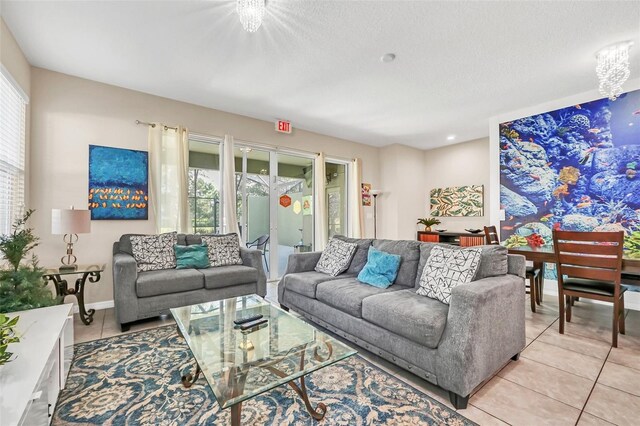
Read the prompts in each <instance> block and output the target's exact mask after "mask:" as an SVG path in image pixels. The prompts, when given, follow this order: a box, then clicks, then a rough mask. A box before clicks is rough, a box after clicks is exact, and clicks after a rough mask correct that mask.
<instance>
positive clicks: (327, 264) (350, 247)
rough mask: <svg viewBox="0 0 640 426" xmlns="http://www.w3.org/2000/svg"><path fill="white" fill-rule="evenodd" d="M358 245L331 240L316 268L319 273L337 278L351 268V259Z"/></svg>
mask: <svg viewBox="0 0 640 426" xmlns="http://www.w3.org/2000/svg"><path fill="white" fill-rule="evenodd" d="M357 248H358V245H357V244H355V243H347V242H344V241H342V240H338V239H336V238H332V239H331V240H329V243H328V244H327V247H326V248H325V249H324V250H323V251H322V255H320V260H318V263H317V264H316V267H315V268H314V269H315V270H316V271H318V272H324V273H325V274H329V275H331V276H334V277H337V276H338V275H340V274H341V273H343V272H344V271H346V270H347V269H348V268H349V264H350V263H351V259H353V255H354V254H355V252H356V249H357Z"/></svg>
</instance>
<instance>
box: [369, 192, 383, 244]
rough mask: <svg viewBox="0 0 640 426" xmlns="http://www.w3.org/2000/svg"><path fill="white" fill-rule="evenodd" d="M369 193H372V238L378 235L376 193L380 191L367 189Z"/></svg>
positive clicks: (378, 193)
mask: <svg viewBox="0 0 640 426" xmlns="http://www.w3.org/2000/svg"><path fill="white" fill-rule="evenodd" d="M369 193H370V194H371V195H373V238H377V237H378V215H377V213H378V212H377V210H378V195H380V194H382V191H380V190H379V189H372V190H371V191H369Z"/></svg>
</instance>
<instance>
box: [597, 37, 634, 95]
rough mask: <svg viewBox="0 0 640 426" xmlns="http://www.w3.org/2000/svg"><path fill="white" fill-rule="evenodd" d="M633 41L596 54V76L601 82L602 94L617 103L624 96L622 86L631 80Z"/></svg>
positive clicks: (606, 48)
mask: <svg viewBox="0 0 640 426" xmlns="http://www.w3.org/2000/svg"><path fill="white" fill-rule="evenodd" d="M632 45H633V42H631V41H624V42H622V43H617V44H614V45H611V46H607V47H605V48H604V49H602V50H600V51H598V52H597V53H596V60H597V62H598V64H597V65H596V74H597V75H598V80H600V86H599V89H600V93H601V94H602V95H604V96H607V97H608V98H609V99H611V100H612V101H615V100H616V99H617V98H618V96H620V95H621V94H622V85H623V84H624V82H625V81H627V79H628V78H629V74H630V71H629V49H630V48H631V46H632Z"/></svg>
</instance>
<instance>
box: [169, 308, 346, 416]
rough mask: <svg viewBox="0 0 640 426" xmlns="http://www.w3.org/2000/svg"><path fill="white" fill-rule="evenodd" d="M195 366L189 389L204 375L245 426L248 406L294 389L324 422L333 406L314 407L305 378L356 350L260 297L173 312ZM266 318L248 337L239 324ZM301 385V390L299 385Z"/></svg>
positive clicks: (184, 378)
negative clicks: (243, 415)
mask: <svg viewBox="0 0 640 426" xmlns="http://www.w3.org/2000/svg"><path fill="white" fill-rule="evenodd" d="M171 313H172V314H173V317H174V318H175V320H176V323H177V325H178V330H179V332H180V333H181V334H182V336H183V337H184V339H185V340H186V341H187V344H188V345H189V349H190V350H191V354H192V355H193V358H194V360H195V363H196V365H195V372H194V373H189V374H186V375H184V376H182V384H183V385H184V386H185V387H187V388H188V387H191V385H192V384H193V383H194V382H195V381H196V380H198V377H199V376H200V374H203V375H204V377H205V379H206V380H207V383H208V384H209V386H210V387H211V390H212V391H213V393H214V395H215V397H216V399H217V401H218V403H219V404H220V407H221V408H223V409H226V408H230V409H231V424H232V425H234V426H235V425H240V415H241V411H242V402H243V401H246V400H248V399H251V398H253V397H255V396H257V395H260V394H261V393H263V392H267V391H269V390H271V389H273V388H275V387H277V386H281V385H284V384H288V385H289V386H291V388H293V390H294V391H296V393H297V394H298V395H299V396H300V398H302V400H303V401H304V404H305V406H306V407H307V410H308V411H309V414H310V415H311V416H312V417H313V418H314V419H316V420H321V419H322V418H323V417H324V415H325V414H326V412H327V406H326V405H325V404H323V403H318V404H317V405H316V407H315V408H314V407H313V406H312V405H311V403H310V402H309V397H308V395H307V387H306V384H305V376H306V375H307V374H310V373H312V372H314V371H316V370H319V369H321V368H324V367H327V366H329V365H331V364H333V363H336V362H338V361H341V360H343V359H345V358H348V357H350V356H352V355H354V354H355V353H356V351H354V350H353V349H351V348H350V347H348V346H346V345H344V344H343V343H341V342H340V341H338V340H336V339H334V338H333V337H331V336H329V335H328V334H326V333H324V332H322V331H320V330H318V329H316V328H315V327H313V326H312V325H310V324H308V323H306V322H304V321H302V320H301V319H299V318H298V317H296V316H294V315H292V314H290V313H288V312H285V311H283V310H282V309H280V308H278V307H276V306H274V305H272V304H270V303H269V302H267V301H266V300H264V299H263V298H261V297H259V296H257V295H251V296H242V297H237V298H231V299H225V300H220V301H215V302H207V303H201V304H198V305H192V306H184V307H181V308H175V309H171ZM256 314H261V315H262V316H263V318H265V319H267V320H268V322H267V323H265V324H263V325H261V326H259V327H257V328H255V329H252V330H247V331H242V330H240V329H239V328H238V327H237V326H236V325H235V324H234V322H233V321H234V320H235V319H237V318H241V317H247V316H251V315H256ZM297 379H299V384H298V383H296V380H297Z"/></svg>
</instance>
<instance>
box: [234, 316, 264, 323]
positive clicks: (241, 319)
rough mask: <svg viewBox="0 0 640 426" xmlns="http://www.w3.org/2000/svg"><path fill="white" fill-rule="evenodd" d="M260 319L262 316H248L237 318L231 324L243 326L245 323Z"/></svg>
mask: <svg viewBox="0 0 640 426" xmlns="http://www.w3.org/2000/svg"><path fill="white" fill-rule="evenodd" d="M260 318H262V314H257V315H251V316H248V317H241V318H238V319H237V320H235V321H233V323H234V324H235V325H240V324H244V323H246V322H250V321H255V320H257V319H260Z"/></svg>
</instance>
